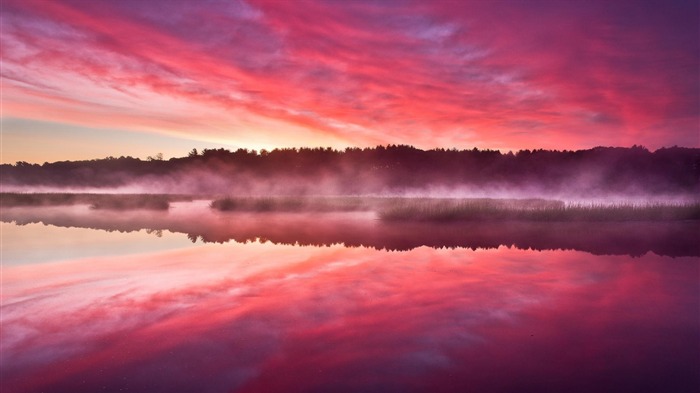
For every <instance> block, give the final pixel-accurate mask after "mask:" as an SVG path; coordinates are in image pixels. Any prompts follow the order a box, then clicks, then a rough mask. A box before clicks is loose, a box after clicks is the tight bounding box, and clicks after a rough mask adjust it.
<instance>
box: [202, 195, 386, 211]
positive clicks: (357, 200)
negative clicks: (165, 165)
mask: <svg viewBox="0 0 700 393" xmlns="http://www.w3.org/2000/svg"><path fill="white" fill-rule="evenodd" d="M391 199H395V198H391ZM385 200H386V198H372V197H226V198H221V199H216V200H214V201H212V202H211V204H210V207H211V208H212V209H214V210H219V211H224V212H230V211H240V212H352V211H371V210H376V209H377V208H378V207H380V206H381V205H382V204H384V203H386V202H385Z"/></svg>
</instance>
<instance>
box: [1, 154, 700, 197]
mask: <svg viewBox="0 0 700 393" xmlns="http://www.w3.org/2000/svg"><path fill="white" fill-rule="evenodd" d="M0 171H1V174H2V176H1V180H0V182H1V183H2V184H3V185H7V186H9V185H12V186H26V187H28V188H31V187H59V188H60V187H91V188H101V187H102V188H106V187H122V186H128V185H132V184H141V185H144V186H152V187H153V188H154V189H153V192H184V193H194V194H197V193H203V194H204V193H207V194H211V193H218V194H245V193H258V194H260V193H271V194H288V195H289V194H372V193H384V192H406V191H416V190H417V191H420V190H423V191H425V190H436V189H439V190H446V189H457V188H459V189H466V190H480V189H489V190H495V189H501V190H505V189H520V190H538V191H541V192H566V191H571V192H593V191H596V192H597V191H601V192H621V193H629V192H635V193H649V194H664V193H666V194H668V193H690V194H693V193H695V195H698V194H697V193H698V192H700V149H698V148H684V147H670V148H662V149H658V150H656V151H653V152H652V151H649V150H648V149H646V148H644V147H641V146H633V147H631V148H620V147H596V148H593V149H587V150H576V151H569V150H564V151H556V150H542V149H539V150H520V151H518V152H515V153H513V152H508V153H501V152H499V151H497V150H479V149H476V148H475V149H471V150H457V149H432V150H421V149H418V148H415V147H412V146H407V145H390V146H378V147H374V148H347V149H344V150H334V149H331V148H282V149H274V150H270V151H268V150H260V151H256V150H249V149H238V150H234V151H230V150H227V149H204V150H203V151H201V152H198V151H196V150H194V149H193V150H192V151H191V152H190V154H189V155H187V156H185V157H177V158H171V159H168V160H164V159H161V158H160V157H156V159H154V158H153V157H151V158H150V159H148V160H141V159H139V158H133V157H123V156H122V157H119V158H115V157H108V158H104V159H96V160H83V161H60V162H53V163H44V164H42V165H39V164H29V163H26V162H18V163H16V164H14V165H12V164H3V165H1V166H0Z"/></svg>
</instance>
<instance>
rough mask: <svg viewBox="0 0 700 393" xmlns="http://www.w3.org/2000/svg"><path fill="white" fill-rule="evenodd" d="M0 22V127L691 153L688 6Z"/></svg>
mask: <svg viewBox="0 0 700 393" xmlns="http://www.w3.org/2000/svg"><path fill="white" fill-rule="evenodd" d="M3 7H4V9H3V15H2V19H3V20H2V23H3V29H2V35H1V40H2V45H3V56H2V63H3V70H2V72H3V81H2V83H3V105H4V116H11V117H19V118H27V119H34V120H44V121H55V122H62V123H68V124H80V125H83V126H90V127H96V126H97V127H112V128H114V127H120V128H123V129H129V130H137V131H141V132H150V133H157V134H163V135H174V136H177V137H186V138H190V139H192V138H194V139H200V140H205V141H210V142H221V143H228V144H231V145H238V146H249V147H282V146H301V145H309V146H318V145H320V146H333V147H344V146H353V145H354V146H368V145H375V144H387V143H406V142H409V143H412V144H415V145H417V146H419V147H424V148H431V147H436V146H439V147H462V148H468V147H472V146H477V147H490V148H500V149H520V148H535V147H545V148H586V147H592V146H596V145H631V144H643V145H646V146H648V147H650V148H658V147H661V146H668V145H674V144H678V145H686V146H697V145H698V138H697V124H698V119H699V115H698V107H699V106H700V99H699V98H698V95H699V93H698V85H699V84H700V80H699V76H698V74H697V69H698V67H699V66H700V55H699V53H698V47H699V46H698V36H697V24H698V16H697V15H698V9H697V8H698V5H697V4H696V3H694V2H676V3H674V5H672V6H669V5H664V6H662V5H661V4H660V3H655V2H644V3H642V4H641V5H639V4H638V3H634V4H632V3H629V4H625V3H621V4H615V5H610V4H608V3H605V2H587V3H586V4H578V3H571V2H565V3H559V4H553V3H537V4H524V3H516V2H513V3H508V4H503V3H486V2H474V3H458V4H457V3H454V2H431V3H430V4H425V3H420V2H412V1H388V2H382V3H376V2H351V3H349V4H343V5H340V4H338V3H336V2H323V1H320V2H271V1H257V0H256V1H247V2H246V1H242V0H240V1H233V2H226V3H222V2H204V3H202V2H198V3H191V2H181V1H169V2H163V3H159V2H148V3H147V4H144V3H143V2H136V1H122V2H106V1H92V2H79V1H60V2H48V1H41V0H35V1H13V0H11V1H7V2H5V4H4V5H3Z"/></svg>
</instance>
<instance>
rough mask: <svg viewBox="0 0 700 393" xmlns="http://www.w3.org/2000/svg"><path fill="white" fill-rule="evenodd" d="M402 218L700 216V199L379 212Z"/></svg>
mask: <svg viewBox="0 0 700 393" xmlns="http://www.w3.org/2000/svg"><path fill="white" fill-rule="evenodd" d="M378 214H379V217H380V218H381V219H382V220H387V221H400V220H417V221H488V220H522V221H666V220H698V219H700V202H689V203H669V204H664V203H615V204H584V203H569V204H567V203H565V202H562V201H555V200H545V199H462V200H440V199H437V200H429V199H421V200H418V199H417V200H411V199H405V200H402V201H401V202H399V203H397V204H395V205H394V206H392V207H389V208H387V209H384V210H381V211H379V212H378Z"/></svg>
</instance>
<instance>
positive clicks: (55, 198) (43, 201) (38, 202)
mask: <svg viewBox="0 0 700 393" xmlns="http://www.w3.org/2000/svg"><path fill="white" fill-rule="evenodd" d="M191 200H192V198H191V197H188V196H185V195H169V194H90V193H84V194H81V193H75V194H74V193H2V194H0V201H1V205H2V206H3V207H13V206H69V205H80V204H87V205H90V208H92V209H98V210H101V209H106V210H132V209H146V210H168V209H169V208H170V203H171V202H175V201H191Z"/></svg>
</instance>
